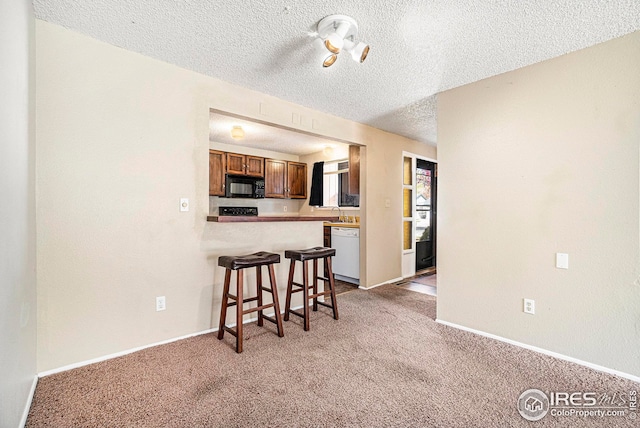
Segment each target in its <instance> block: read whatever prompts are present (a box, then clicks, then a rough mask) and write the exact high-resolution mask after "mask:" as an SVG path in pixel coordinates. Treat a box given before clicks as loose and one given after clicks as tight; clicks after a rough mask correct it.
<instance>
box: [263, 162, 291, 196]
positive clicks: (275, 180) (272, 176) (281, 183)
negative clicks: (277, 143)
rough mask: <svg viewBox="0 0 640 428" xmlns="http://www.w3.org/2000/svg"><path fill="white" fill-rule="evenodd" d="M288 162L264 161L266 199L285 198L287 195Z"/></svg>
mask: <svg viewBox="0 0 640 428" xmlns="http://www.w3.org/2000/svg"><path fill="white" fill-rule="evenodd" d="M286 167H287V162H285V161H281V160H276V159H265V161H264V196H265V198H284V197H285V195H286V188H285V187H286V184H287V181H286V174H287V169H286Z"/></svg>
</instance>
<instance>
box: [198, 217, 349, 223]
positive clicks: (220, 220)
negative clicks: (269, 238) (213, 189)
mask: <svg viewBox="0 0 640 428" xmlns="http://www.w3.org/2000/svg"><path fill="white" fill-rule="evenodd" d="M207 221H213V222H217V223H261V222H274V221H322V222H336V221H338V217H336V216H334V217H325V216H323V217H321V216H295V215H292V216H279V215H270V216H211V215H210V216H207Z"/></svg>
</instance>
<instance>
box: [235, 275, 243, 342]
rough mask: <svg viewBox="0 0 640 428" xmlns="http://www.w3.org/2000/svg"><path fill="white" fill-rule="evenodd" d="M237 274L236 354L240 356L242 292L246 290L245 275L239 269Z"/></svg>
mask: <svg viewBox="0 0 640 428" xmlns="http://www.w3.org/2000/svg"><path fill="white" fill-rule="evenodd" d="M236 272H237V273H238V275H237V279H236V285H237V287H238V291H237V292H236V296H237V299H238V300H236V303H237V304H236V352H237V353H238V354H239V353H241V352H242V315H243V312H244V300H243V299H244V298H243V296H242V292H243V288H244V283H243V282H244V281H243V276H244V275H243V272H242V269H238V270H237V271H236Z"/></svg>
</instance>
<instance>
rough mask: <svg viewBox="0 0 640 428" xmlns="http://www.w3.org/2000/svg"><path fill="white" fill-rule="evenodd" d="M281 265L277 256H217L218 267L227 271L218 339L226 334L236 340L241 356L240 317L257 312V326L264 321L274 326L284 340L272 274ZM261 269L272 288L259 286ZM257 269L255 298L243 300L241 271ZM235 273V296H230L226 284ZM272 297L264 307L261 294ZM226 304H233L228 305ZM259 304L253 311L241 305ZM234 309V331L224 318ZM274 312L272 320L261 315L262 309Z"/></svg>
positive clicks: (259, 253)
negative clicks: (234, 307) (277, 265)
mask: <svg viewBox="0 0 640 428" xmlns="http://www.w3.org/2000/svg"><path fill="white" fill-rule="evenodd" d="M274 263H280V254H275V253H267V252H264V251H261V252H258V253H254V254H247V255H246V256H220V257H219V258H218V266H222V267H224V268H226V271H225V275H224V292H223V294H222V309H221V310H220V325H219V327H218V339H220V340H221V339H222V338H223V337H224V332H225V331H228V332H229V333H231V334H232V335H234V336H235V337H236V352H237V353H240V352H242V317H243V316H244V315H246V314H250V313H252V312H256V311H257V312H258V325H259V326H262V325H263V320H267V321H271V322H272V323H274V324H275V325H276V326H277V329H278V336H280V337H282V336H284V333H283V331H282V315H281V314H280V304H279V303H278V287H277V286H276V276H275V273H274V271H273V264H274ZM262 266H268V267H269V282H270V283H271V288H266V287H263V286H262ZM252 267H255V268H256V291H257V296H255V297H251V298H248V299H246V298H244V296H243V295H242V291H243V290H242V287H243V285H244V284H243V279H244V278H243V270H244V269H247V268H252ZM232 270H235V271H236V290H237V291H236V295H235V296H234V295H233V294H231V293H229V283H230V282H231V271H232ZM263 291H266V292H268V293H271V296H272V303H267V304H263V302H262V292H263ZM229 300H234V302H231V303H229ZM254 301H257V302H258V306H257V307H255V308H249V309H244V304H245V303H249V302H254ZM230 306H236V328H235V330H234V329H232V328H230V327H227V326H226V325H225V320H226V318H227V308H228V307H230ZM268 308H273V310H274V311H275V314H274V317H270V316H268V315H264V314H263V313H262V311H263V310H264V309H268Z"/></svg>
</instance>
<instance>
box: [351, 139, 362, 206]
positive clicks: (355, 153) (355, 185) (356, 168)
mask: <svg viewBox="0 0 640 428" xmlns="http://www.w3.org/2000/svg"><path fill="white" fill-rule="evenodd" d="M349 194H350V195H359V194H360V146H349Z"/></svg>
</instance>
